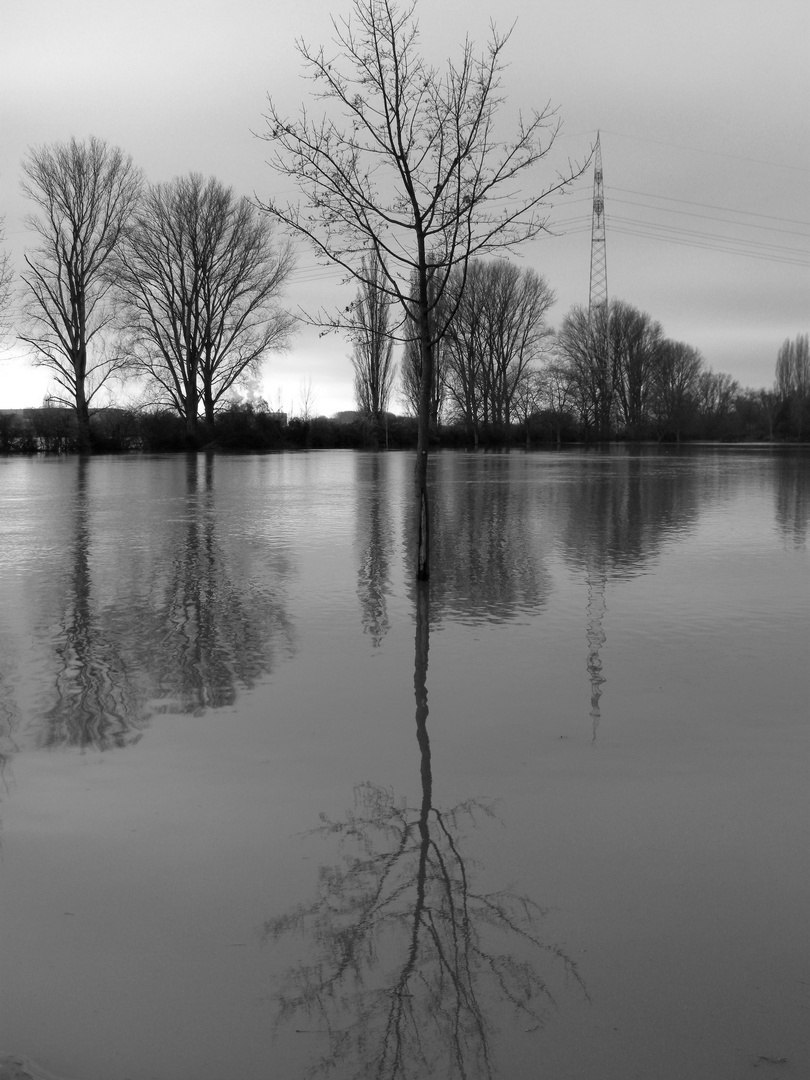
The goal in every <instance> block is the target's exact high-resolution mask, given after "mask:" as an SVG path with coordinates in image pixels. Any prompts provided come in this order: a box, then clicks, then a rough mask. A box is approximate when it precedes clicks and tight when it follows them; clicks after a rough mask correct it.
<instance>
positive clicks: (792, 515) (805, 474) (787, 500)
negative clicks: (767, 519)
mask: <svg viewBox="0 0 810 1080" xmlns="http://www.w3.org/2000/svg"><path fill="white" fill-rule="evenodd" d="M777 476H778V482H777V487H776V527H777V529H778V530H779V533H780V535H781V536H782V538H783V539H784V541H785V543H787V544H790V545H791V546H792V547H796V548H802V547H805V546H806V545H807V538H808V534H809V533H810V456H808V455H807V454H803V455H802V456H798V455H794V454H791V456H790V457H787V458H785V459H779V460H778V474H777Z"/></svg>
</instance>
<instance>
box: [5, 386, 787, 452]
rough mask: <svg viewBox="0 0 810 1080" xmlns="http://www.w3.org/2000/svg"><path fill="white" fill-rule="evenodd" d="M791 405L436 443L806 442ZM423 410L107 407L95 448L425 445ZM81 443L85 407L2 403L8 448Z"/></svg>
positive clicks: (454, 437)
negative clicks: (640, 426) (660, 426)
mask: <svg viewBox="0 0 810 1080" xmlns="http://www.w3.org/2000/svg"><path fill="white" fill-rule="evenodd" d="M790 419H791V417H790V415H789V414H786V415H785V416H784V417H780V416H779V415H778V414H777V416H776V417H765V416H763V414H762V410H761V408H759V402H758V395H755V393H754V392H751V393H744V394H742V395H741V396H740V398H739V399H738V400H737V401H736V402H735V403H734V405H733V406H732V408H730V409H729V410H728V411H727V412H726V413H724V414H723V415H721V416H705V415H698V414H696V415H694V416H693V417H691V418H690V421H689V422H688V423H686V424H684V425H683V428H682V430H681V431H679V432H674V431H668V430H663V431H661V430H659V431H656V430H654V428H652V427H651V428H650V430H649V431H645V432H642V433H640V435H639V436H638V437H636V438H629V437H628V435H627V433H625V432H622V431H616V432H614V433H612V434H611V436H610V437H609V438H597V437H595V436H594V433H593V432H592V431H591V432H586V431H583V430H581V428H580V426H579V425H578V424H577V423H576V420H575V418H574V417H573V416H571V415H563V416H560V415H557V414H552V413H549V412H538V413H536V414H533V415H531V416H530V417H528V418H527V420H525V421H524V422H523V423H519V424H518V423H514V424H509V425H499V426H495V425H493V426H491V427H490V428H488V429H484V430H479V431H476V432H473V431H471V430H470V429H469V428H468V427H467V426H466V425H465V424H463V423H446V424H443V423H438V424H434V425H433V426H432V430H431V443H432V444H433V445H434V446H435V447H436V448H437V449H439V448H441V449H467V448H473V447H481V448H487V449H494V448H517V449H519V448H524V449H542V448H549V447H555V446H563V445H579V446H581V445H583V444H585V445H606V444H611V443H627V444H636V445H641V444H645V443H646V444H650V443H653V444H673V443H675V444H680V443H698V442H703V443H705V442H712V443H758V444H763V443H765V444H771V445H801V444H806V443H807V442H808V438H807V435H806V433H805V432H798V431H796V430H795V429H794V426H793V425H792V424H791V423H790ZM416 441H417V420H416V417H413V416H398V415H395V414H393V413H386V414H384V415H383V416H382V417H381V419H380V420H379V421H375V419H374V418H373V417H371V416H368V415H364V414H363V413H361V412H342V413H337V414H336V415H335V416H332V417H326V416H316V417H311V418H301V417H292V418H289V419H288V417H287V415H286V414H285V413H279V412H273V411H271V410H269V409H267V408H262V407H261V406H259V407H257V406H254V405H252V404H249V403H238V404H234V405H231V406H230V407H228V408H227V409H224V410H222V411H221V412H219V413H218V414H217V415H216V417H215V419H214V423H213V425H205V426H203V425H201V428H200V431H199V433H198V437H197V438H196V439H195V440H193V441H190V440H189V438H188V433H187V428H186V425H185V424H184V423H183V420H182V418H181V417H180V416H178V415H177V414H176V413H174V412H171V411H169V410H160V411H143V410H137V409H124V408H113V407H111V408H103V409H98V410H96V411H95V412H94V413H92V414H91V417H90V450H91V451H92V452H94V453H101V454H116V453H183V452H187V451H198V450H203V451H214V452H217V451H219V452H226V453H227V452H250V451H259V452H261V451H284V450H348V449H353V450H386V449H390V450H409V449H413V448H414V447H415V446H416ZM78 452H80V440H79V432H78V425H77V423H76V414H75V411H74V410H72V409H68V408H62V407H57V406H48V405H46V406H43V407H41V408H31V409H0V454H28V455H32V454H40V453H48V454H54V453H55V454H69V453H78Z"/></svg>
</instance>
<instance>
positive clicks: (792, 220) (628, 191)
mask: <svg viewBox="0 0 810 1080" xmlns="http://www.w3.org/2000/svg"><path fill="white" fill-rule="evenodd" d="M609 190H610V191H621V192H623V193H624V194H625V195H640V196H641V197H642V198H643V199H662V200H664V201H666V202H676V203H682V204H683V205H684V206H699V207H700V208H701V209H703V210H720V211H722V212H723V213H727V214H744V215H745V217H759V218H767V219H768V220H769V221H782V222H786V223H787V224H788V225H806V226H807V227H808V228H810V221H799V220H797V219H796V218H786V217H777V216H776V215H775V214H758V213H756V212H755V211H753V210H738V209H736V208H734V207H730V206H715V205H714V204H713V203H702V202H692V201H691V200H690V199H676V198H673V197H672V196H670V195H653V194H652V193H651V192H649V191H633V190H632V189H631V188H621V187H614V186H613V185H610V186H609ZM661 209H662V210H665V209H666V207H661Z"/></svg>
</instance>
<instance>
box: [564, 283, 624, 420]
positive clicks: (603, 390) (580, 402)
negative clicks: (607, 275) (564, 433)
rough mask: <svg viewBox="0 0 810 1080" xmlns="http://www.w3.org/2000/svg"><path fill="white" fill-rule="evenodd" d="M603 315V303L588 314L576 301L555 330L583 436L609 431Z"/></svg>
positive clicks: (610, 387)
mask: <svg viewBox="0 0 810 1080" xmlns="http://www.w3.org/2000/svg"><path fill="white" fill-rule="evenodd" d="M607 319H608V308H607V306H606V305H605V304H600V305H599V306H598V307H597V308H596V309H595V311H594V312H593V313H592V314H589V312H588V311H587V309H586V308H583V307H581V306H579V305H576V306H574V307H573V308H571V310H570V311H569V313H568V314H567V315H566V316H565V318H564V319H563V322H562V326H561V327H560V329H559V331H558V332H557V349H558V352H559V355H560V359H561V362H562V363H563V364H564V365H565V367H566V369H567V371H568V374H569V378H570V383H571V387H572V389H573V391H574V400H575V403H576V408H577V411H578V413H579V422H580V425H581V427H582V429H583V432H584V434H585V438H586V439H587V438H590V437H592V436H593V435H595V436H596V438H599V439H607V438H609V437H610V433H611V425H612V420H613V412H614V403H615V397H614V391H615V384H614V371H613V366H612V363H611V357H610V349H609V335H608V333H607V326H606V320H607Z"/></svg>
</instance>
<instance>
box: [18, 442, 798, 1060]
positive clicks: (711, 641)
mask: <svg viewBox="0 0 810 1080" xmlns="http://www.w3.org/2000/svg"><path fill="white" fill-rule="evenodd" d="M411 467H412V457H411V455H410V454H408V455H400V454H390V455H375V454H354V453H319V454H300V455H280V456H271V457H228V458H216V459H213V458H206V457H204V456H203V455H199V456H191V457H189V458H178V457H171V458H169V457H166V458H162V457H155V458H131V459H130V458H125V459H103V458H102V459H93V460H91V461H89V462H87V461H86V462H80V461H78V460H75V459H71V460H40V461H29V460H9V459H0V603H1V604H2V607H1V608H0V751H2V761H3V771H2V776H1V777H0V1061H2V1057H3V1055H4V1054H9V1055H20V1056H22V1057H23V1058H26V1059H29V1060H30V1061H33V1062H35V1063H36V1065H37V1068H38V1070H41V1071H42V1072H43V1073H45V1072H47V1073H52V1074H54V1075H56V1076H58V1077H61V1078H65V1080H226V1078H227V1080H254V1078H255V1080H265V1078H268V1080H274V1078H279V1080H298V1078H303V1077H305V1076H308V1075H310V1070H312V1069H313V1068H314V1069H320V1070H321V1073H320V1075H326V1076H329V1077H332V1078H335V1080H349V1078H354V1077H361V1076H362V1077H365V1076H375V1077H380V1078H382V1080H388V1078H394V1077H409V1078H410V1077H413V1078H419V1080H422V1078H425V1077H428V1076H435V1077H437V1078H450V1077H455V1076H458V1077H462V1076H463V1077H466V1078H468V1080H479V1078H498V1080H535V1078H541V1077H543V1078H544V1077H548V1078H553V1080H578V1078H583V1080H590V1078H598V1080H629V1078H635V1077H637V1078H643V1080H661V1078H663V1080H669V1078H672V1080H685V1078H688V1080H703V1078H705V1080H725V1078H728V1080H738V1078H743V1077H747V1076H750V1077H752V1078H753V1080H767V1078H775V1080H776V1078H781V1080H789V1078H790V1077H797V1078H798V1077H803V1076H808V1075H810V1048H809V1046H808V1043H809V1042H810V1039H809V1038H808V1032H810V973H809V972H808V918H807V915H808V911H810V903H809V902H808V901H810V873H808V845H807V839H808V830H807V825H808V783H807V780H808V775H807V763H808V753H807V751H808V718H810V695H809V694H808V670H809V669H810V647H809V642H810V614H809V613H810V603H809V601H810V573H809V572H808V571H810V555H809V553H808V535H810V458H808V456H807V455H806V454H804V455H803V454H802V453H801V452H800V451H796V452H784V453H780V452H771V451H764V450H756V449H748V450H745V451H737V450H729V449H722V448H721V449H711V450H698V449H693V450H690V451H685V452H682V453H676V452H674V451H672V452H661V453H656V452H645V453H640V454H628V453H626V452H619V451H615V452H613V453H600V452H593V453H584V452H567V453H562V454H536V455H524V454H511V455H484V454H479V455H473V454H450V453H448V454H442V455H439V456H437V457H436V459H435V460H434V461H433V463H432V466H431V468H432V470H433V491H434V500H435V506H434V567H433V580H432V582H431V585H430V589H429V592H426V591H425V590H421V589H419V590H417V589H416V588H415V587H414V586H413V585H412V582H411V570H410V551H409V545H408V544H407V542H406V540H407V537H406V520H407V519H406V500H407V496H408V493H409V480H410V475H411ZM755 1070H756V1071H755Z"/></svg>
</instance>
